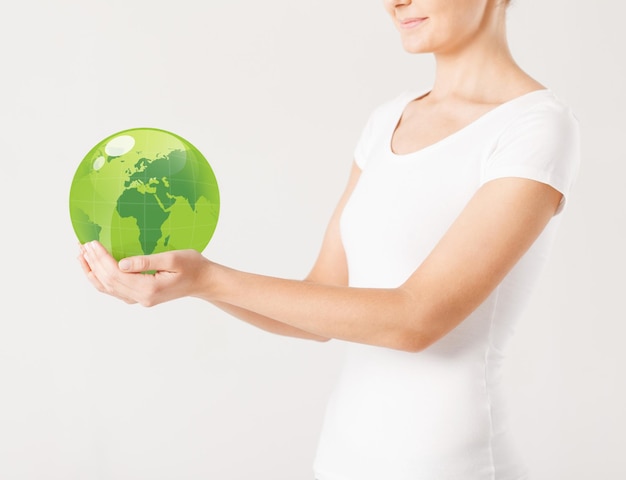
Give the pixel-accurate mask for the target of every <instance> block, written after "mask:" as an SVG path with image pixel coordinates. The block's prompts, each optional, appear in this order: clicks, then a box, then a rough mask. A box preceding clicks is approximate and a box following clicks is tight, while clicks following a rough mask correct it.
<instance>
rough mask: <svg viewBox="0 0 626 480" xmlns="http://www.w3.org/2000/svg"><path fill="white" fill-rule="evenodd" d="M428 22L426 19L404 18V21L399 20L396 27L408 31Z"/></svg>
mask: <svg viewBox="0 0 626 480" xmlns="http://www.w3.org/2000/svg"><path fill="white" fill-rule="evenodd" d="M426 20H428V17H419V18H405V19H404V20H399V21H398V25H399V26H400V28H402V29H406V30H409V29H411V28H416V27H419V26H420V25H421V24H422V23H424V22H425V21H426Z"/></svg>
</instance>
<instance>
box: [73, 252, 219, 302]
mask: <svg viewBox="0 0 626 480" xmlns="http://www.w3.org/2000/svg"><path fill="white" fill-rule="evenodd" d="M78 260H79V262H80V264H81V266H82V268H83V271H84V272H85V275H86V276H87V278H88V279H89V281H90V282H91V284H92V285H93V286H94V287H95V288H96V289H97V290H99V291H100V292H103V293H107V294H109V295H112V296H114V297H117V298H119V299H121V300H123V301H125V302H126V303H139V304H141V305H143V306H145V307H150V306H153V305H157V304H159V303H163V302H167V301H169V300H174V299H176V298H181V297H186V296H196V295H198V294H199V293H200V292H201V291H202V282H201V279H202V278H203V276H204V274H205V273H207V270H208V268H209V267H210V265H211V262H210V261H209V260H207V259H206V258H204V257H203V256H202V255H201V254H200V253H198V252H197V251H195V250H176V251H171V252H165V253H158V254H154V255H146V256H137V257H129V258H124V259H122V260H120V262H119V263H118V262H116V261H115V259H114V258H113V257H112V256H111V255H110V254H109V253H108V252H107V251H106V249H105V248H104V247H103V246H102V245H101V244H100V243H99V242H97V241H93V242H89V243H86V244H84V245H81V246H80V254H79V256H78ZM143 272H154V273H143Z"/></svg>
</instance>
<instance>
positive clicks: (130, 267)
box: [118, 256, 158, 273]
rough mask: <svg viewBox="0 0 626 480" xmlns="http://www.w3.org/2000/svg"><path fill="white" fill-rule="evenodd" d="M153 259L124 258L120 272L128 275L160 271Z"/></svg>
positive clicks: (120, 264)
mask: <svg viewBox="0 0 626 480" xmlns="http://www.w3.org/2000/svg"><path fill="white" fill-rule="evenodd" d="M154 263H156V262H153V261H152V259H151V257H149V256H137V257H128V258H122V259H121V260H120V261H119V263H118V266H119V267H120V270H121V271H123V272H128V273H140V272H147V271H150V270H158V269H157V266H156V265H154Z"/></svg>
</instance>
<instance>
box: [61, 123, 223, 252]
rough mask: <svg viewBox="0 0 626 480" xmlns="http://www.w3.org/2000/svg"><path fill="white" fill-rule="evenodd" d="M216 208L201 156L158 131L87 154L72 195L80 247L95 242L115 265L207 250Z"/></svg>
mask: <svg viewBox="0 0 626 480" xmlns="http://www.w3.org/2000/svg"><path fill="white" fill-rule="evenodd" d="M219 210H220V197H219V190H218V187H217V181H216V179H215V175H214V173H213V170H212V169H211V166H210V165H209V163H208V161H207V160H206V158H205V157H204V156H203V155H202V154H201V153H200V151H199V150H198V149H197V148H195V147H194V146H193V145H192V144H191V143H189V142H188V141H187V140H185V139H184V138H181V137H180V136H178V135H175V134H173V133H170V132H167V131H165V130H159V129H156V128H135V129H130V130H124V131H121V132H118V133H116V134H114V135H111V136H109V137H107V138H105V139H104V140H102V141H101V142H100V143H98V144H97V145H96V146H95V147H93V148H92V149H91V150H90V151H89V153H88V154H87V155H86V156H85V158H84V159H83V161H82V162H81V163H80V165H79V166H78V168H77V170H76V173H75V174H74V179H73V180H72V186H71V189H70V217H71V220H72V226H73V228H74V232H75V233H76V236H77V237H78V240H79V241H80V242H81V243H86V242H89V241H91V240H98V241H100V243H102V245H104V247H105V248H106V249H107V250H108V251H109V252H110V253H111V255H113V257H115V259H116V260H120V259H121V258H124V257H129V256H133V255H149V254H152V253H159V252H165V251H169V250H182V249H188V248H192V249H194V250H197V251H198V252H202V251H203V250H204V248H205V247H206V246H207V244H208V243H209V241H210V240H211V237H212V236H213V232H214V231H215V227H216V225H217V219H218V216H219Z"/></svg>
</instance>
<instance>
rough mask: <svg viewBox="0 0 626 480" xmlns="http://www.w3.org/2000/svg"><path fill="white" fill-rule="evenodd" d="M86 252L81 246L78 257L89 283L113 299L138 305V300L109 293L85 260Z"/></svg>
mask: <svg viewBox="0 0 626 480" xmlns="http://www.w3.org/2000/svg"><path fill="white" fill-rule="evenodd" d="M84 251H85V249H84V248H83V247H82V246H81V252H80V254H79V255H78V261H79V263H80V265H81V267H82V269H83V272H85V276H86V277H87V280H88V281H89V283H91V285H93V287H94V288H95V289H96V290H98V291H99V292H101V293H106V294H107V295H110V296H112V297H115V298H119V299H120V300H122V301H124V302H126V303H128V304H129V305H132V304H135V303H137V301H136V300H133V299H131V298H128V297H125V296H122V295H119V294H118V295H115V294H113V293H111V292H109V291H107V289H106V288H104V285H102V283H101V282H100V280H98V277H96V276H95V275H94V273H93V272H92V271H91V268H90V267H89V264H88V263H87V261H86V260H85V257H84Z"/></svg>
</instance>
